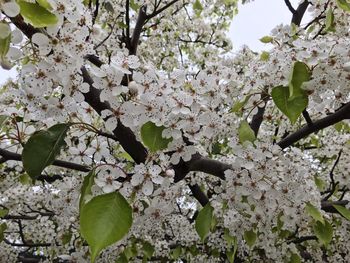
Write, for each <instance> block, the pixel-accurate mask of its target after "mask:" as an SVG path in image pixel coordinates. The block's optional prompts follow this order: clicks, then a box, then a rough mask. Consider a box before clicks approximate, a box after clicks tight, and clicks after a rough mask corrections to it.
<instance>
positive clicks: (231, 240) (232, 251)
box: [224, 228, 238, 263]
mask: <svg viewBox="0 0 350 263" xmlns="http://www.w3.org/2000/svg"><path fill="white" fill-rule="evenodd" d="M224 239H225V240H226V242H227V251H226V256H227V259H228V260H229V262H230V263H233V262H234V259H235V256H236V253H237V249H238V244H237V238H236V237H234V236H231V235H230V231H229V230H228V229H227V228H225V231H224Z"/></svg>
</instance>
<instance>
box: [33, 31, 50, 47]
mask: <svg viewBox="0 0 350 263" xmlns="http://www.w3.org/2000/svg"><path fill="white" fill-rule="evenodd" d="M32 42H33V43H34V44H37V45H38V46H44V45H45V46H46V45H49V44H50V40H49V38H48V37H47V36H46V35H44V34H42V33H35V34H34V35H33V36H32Z"/></svg>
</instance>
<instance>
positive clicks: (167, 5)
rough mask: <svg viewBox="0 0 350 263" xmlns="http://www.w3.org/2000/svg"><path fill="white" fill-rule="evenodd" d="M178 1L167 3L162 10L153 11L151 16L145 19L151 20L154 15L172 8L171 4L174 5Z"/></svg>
mask: <svg viewBox="0 0 350 263" xmlns="http://www.w3.org/2000/svg"><path fill="white" fill-rule="evenodd" d="M178 1H179V0H173V1H171V2H169V3H168V4H166V5H165V6H163V7H162V8H160V9H158V10H155V11H154V12H153V13H152V14H149V15H147V17H146V19H151V18H153V17H155V16H156V15H159V14H160V13H161V12H163V11H164V10H166V9H168V8H169V7H170V6H172V5H173V4H175V3H176V2H178Z"/></svg>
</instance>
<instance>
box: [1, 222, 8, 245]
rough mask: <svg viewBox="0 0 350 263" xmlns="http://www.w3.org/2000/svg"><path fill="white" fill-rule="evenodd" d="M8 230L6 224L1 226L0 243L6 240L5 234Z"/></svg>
mask: <svg viewBox="0 0 350 263" xmlns="http://www.w3.org/2000/svg"><path fill="white" fill-rule="evenodd" d="M6 229H7V225H6V223H2V224H0V242H2V241H3V240H4V232H5V230H6Z"/></svg>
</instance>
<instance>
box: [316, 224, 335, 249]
mask: <svg viewBox="0 0 350 263" xmlns="http://www.w3.org/2000/svg"><path fill="white" fill-rule="evenodd" d="M313 230H314V233H315V235H316V237H317V238H318V240H319V241H320V242H321V243H322V244H323V245H325V246H326V245H328V244H329V243H330V242H331V241H332V236H333V228H332V225H331V224H330V223H328V221H327V220H325V221H324V224H322V223H321V222H320V221H316V223H315V224H314V226H313Z"/></svg>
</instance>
